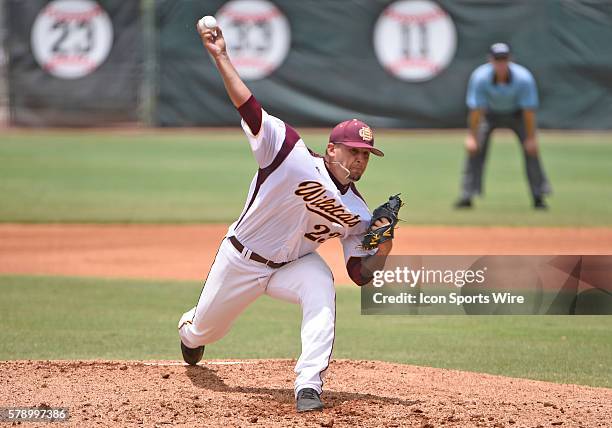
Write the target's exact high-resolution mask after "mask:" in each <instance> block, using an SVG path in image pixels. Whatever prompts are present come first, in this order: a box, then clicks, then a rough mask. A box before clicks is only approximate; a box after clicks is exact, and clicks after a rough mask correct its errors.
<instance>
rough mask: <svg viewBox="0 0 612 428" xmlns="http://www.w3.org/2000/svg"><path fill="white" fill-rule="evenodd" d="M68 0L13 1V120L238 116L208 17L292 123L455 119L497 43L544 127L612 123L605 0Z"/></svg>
mask: <svg viewBox="0 0 612 428" xmlns="http://www.w3.org/2000/svg"><path fill="white" fill-rule="evenodd" d="M76 2H77V3H79V2H80V3H82V5H81V6H69V5H68V6H67V5H66V1H65V0H56V1H54V2H47V1H45V0H29V1H28V2H23V1H19V0H6V2H5V3H6V8H7V13H6V15H7V19H8V23H9V25H8V28H9V37H8V41H7V48H8V52H9V53H10V61H9V83H10V85H9V87H10V112H11V122H12V123H13V124H16V125H26V126H28V125H29V126H32V125H34V126H36V125H40V126H48V125H102V124H108V123H116V122H121V121H130V122H131V121H135V120H141V121H144V122H146V123H149V124H152V125H159V126H225V125H234V124H235V123H236V120H237V115H236V112H235V111H234V109H233V108H232V106H231V104H230V103H229V102H228V100H227V97H226V95H225V91H224V89H223V85H222V82H221V79H220V78H219V77H218V75H217V73H216V71H215V70H214V66H213V64H212V63H211V61H210V60H209V58H208V56H207V55H206V54H205V53H204V52H203V48H202V46H201V42H200V40H199V38H198V36H197V33H196V32H195V29H194V23H195V22H196V20H197V19H198V18H199V17H200V16H202V15H204V14H215V15H216V16H217V18H218V19H219V22H220V23H221V25H222V28H223V29H224V33H225V35H226V38H227V40H228V44H229V50H230V54H231V56H232V58H233V60H234V62H235V64H236V65H237V68H238V69H239V71H240V73H241V75H242V76H243V78H244V79H245V80H247V82H248V85H249V86H250V87H251V88H252V90H253V91H254V93H255V94H256V95H257V97H258V98H259V99H260V101H261V102H262V104H264V105H265V106H266V107H267V109H268V110H269V111H270V112H271V113H273V114H276V115H279V116H282V118H283V119H285V120H286V121H288V122H290V123H292V124H294V125H301V126H304V125H307V126H308V125H310V126H329V125H331V124H334V123H337V122H339V121H341V120H344V119H346V118H347V117H353V116H354V117H359V118H361V119H364V120H366V121H368V122H369V123H370V124H371V125H373V126H376V127H398V128H456V127H463V126H465V116H466V108H465V104H464V98H465V89H466V86H467V79H468V77H469V75H470V73H471V71H472V70H473V69H474V68H475V67H476V66H478V65H479V64H481V63H483V62H484V61H485V60H486V53H487V48H488V46H489V45H490V44H491V43H493V42H496V41H506V42H508V43H510V44H511V45H512V47H513V50H514V53H515V55H514V56H515V60H516V61H517V62H518V63H521V64H523V65H525V66H527V67H528V68H529V69H531V71H532V72H533V74H534V75H535V78H536V80H537V82H538V85H539V95H540V98H541V110H540V114H539V122H540V125H541V126H542V127H545V128H569V129H612V44H611V43H610V40H612V2H604V1H587V0H582V1H580V0H576V1H563V0H539V1H528V0H522V1H514V0H497V1H494V2H474V1H470V0H439V1H436V2H434V1H425V0H406V1H401V0H400V1H395V2H393V1H389V0H384V1H383V0H376V1H373V0H334V1H331V2H321V1H316V0H302V1H300V2H297V1H293V0H274V2H268V1H264V0H235V1H230V2H227V1H225V0H207V1H201V0H181V1H175V0H157V1H153V0H141V1H140V2H138V1H136V0H134V1H129V2H122V1H119V0H101V1H100V2H99V6H101V8H100V10H101V11H102V12H101V11H100V10H98V11H94V12H91V10H90V12H87V7H88V6H87V4H89V7H90V9H91V8H92V7H94V8H95V6H96V3H95V2H93V0H89V1H87V0H77V1H76ZM62 3H63V4H62ZM73 3H74V1H73ZM92 5H93V6H92ZM53 7H55V10H51V11H50V10H49V8H52V9H53ZM70 7H72V8H75V7H76V8H77V9H78V8H79V7H82V8H83V11H79V13H72V15H71V14H70V13H67V14H66V13H63V14H62V13H61V12H62V9H63V10H64V12H65V11H66V9H70ZM92 10H93V9H92ZM102 15H106V16H107V18H104V19H108V20H109V22H111V23H112V29H111V33H112V34H111V36H109V34H108V33H109V31H108V29H105V28H107V27H108V25H106V24H104V22H103V21H104V19H103V17H102ZM105 25H106V27H105ZM109 37H110V39H109ZM109 40H110V42H109ZM109 43H110V45H109ZM105 44H106V46H107V47H108V46H110V48H109V49H108V52H106V53H105V52H101V51H104V46H105ZM70 61H73V63H70ZM86 69H88V70H86ZM62 70H63V71H62ZM85 71H86V72H85Z"/></svg>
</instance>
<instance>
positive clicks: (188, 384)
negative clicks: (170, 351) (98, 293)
mask: <svg viewBox="0 0 612 428" xmlns="http://www.w3.org/2000/svg"><path fill="white" fill-rule="evenodd" d="M294 364H295V362H294V361H291V360H253V361H249V360H247V361H241V362H239V363H237V364H231V362H221V361H216V362H214V361H207V362H205V363H203V364H202V365H200V366H198V367H190V366H185V365H182V364H178V363H176V362H167V361H166V362H163V361H159V362H151V361H148V362H104V361H88V362H78V361H54V362H49V361H40V362H36V361H31V362H29V361H13V362H0V371H1V372H2V373H3V378H4V381H3V382H1V383H0V396H2V397H3V400H2V401H3V405H8V406H10V405H19V406H42V407H45V406H51V407H67V408H69V412H70V420H69V421H68V423H66V424H61V426H74V427H82V426H126V427H127V426H148V427H164V426H211V427H218V426H224V427H238V426H240V427H246V426H266V427H286V426H305V427H332V426H335V427H357V426H359V427H422V428H423V427H440V426H444V427H551V426H564V427H603V426H609V425H608V423H609V421H610V420H612V390H610V389H604V388H591V387H585V386H576V385H558V384H552V383H546V382H538V381H531V380H520V379H512V378H505V377H500V376H492V375H484V374H478V373H468V372H460V371H455V370H443V369H432V368H427V367H414V366H408V365H400V364H390V363H384V362H376V361H347V360H336V361H334V362H333V370H331V371H330V373H329V375H328V377H327V378H326V385H325V392H324V394H323V397H322V398H323V401H324V403H325V406H326V407H325V409H324V410H323V411H322V412H316V413H307V414H298V413H296V412H295V410H294V406H295V404H294V398H293V372H292V368H293V365H294Z"/></svg>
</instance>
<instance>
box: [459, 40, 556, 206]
mask: <svg viewBox="0 0 612 428" xmlns="http://www.w3.org/2000/svg"><path fill="white" fill-rule="evenodd" d="M466 103H467V106H468V108H469V109H470V113H469V118H468V122H469V123H468V125H469V133H468V136H467V138H466V139H465V148H466V150H467V158H466V161H465V169H464V171H463V180H462V194H461V197H460V198H459V200H458V201H457V202H456V203H455V207H456V208H470V207H471V206H472V198H473V197H474V196H475V195H480V194H482V193H483V192H482V173H483V169H484V164H485V160H486V156H487V148H488V146H489V140H490V138H491V133H492V132H493V130H494V129H496V128H509V129H512V130H513V131H514V133H515V134H516V135H517V137H518V138H519V140H520V142H521V145H522V148H523V154H524V156H525V169H526V172H527V179H528V180H529V187H530V190H531V195H532V197H533V207H534V208H535V209H546V208H547V206H546V202H545V201H544V196H545V195H547V194H548V193H550V191H551V189H550V185H549V183H548V180H547V179H546V175H545V174H544V170H543V169H542V165H541V163H540V158H539V156H538V143H537V140H536V114H535V110H536V108H537V107H538V92H537V88H536V83H535V80H534V78H533V75H532V74H531V73H530V72H529V70H527V69H526V68H525V67H523V66H521V65H519V64H515V63H513V62H511V61H510V47H509V46H508V45H507V44H506V43H495V44H493V45H492V46H491V47H490V48H489V62H488V63H487V64H483V65H481V66H480V67H478V68H477V69H476V70H474V71H473V72H472V75H471V77H470V81H469V84H468V89H467V96H466Z"/></svg>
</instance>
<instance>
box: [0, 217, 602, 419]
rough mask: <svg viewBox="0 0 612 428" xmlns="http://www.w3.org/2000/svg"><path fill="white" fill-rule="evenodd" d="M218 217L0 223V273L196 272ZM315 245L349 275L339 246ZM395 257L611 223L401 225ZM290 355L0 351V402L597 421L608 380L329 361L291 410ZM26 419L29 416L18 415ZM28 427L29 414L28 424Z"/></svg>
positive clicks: (581, 243)
mask: <svg viewBox="0 0 612 428" xmlns="http://www.w3.org/2000/svg"><path fill="white" fill-rule="evenodd" d="M225 231H226V227H225V226H221V225H215V226H156V225H150V226H142V225H139V226H118V225H108V226H91V225H10V224H6V225H0V273H3V274H44V275H74V276H96V277H119V278H126V277H129V278H156V279H185V280H200V279H201V278H203V277H204V276H205V275H206V272H207V271H208V268H209V266H210V263H211V262H212V259H213V257H214V254H215V252H216V248H217V246H218V244H219V242H220V240H221V239H222V237H223V235H224V233H225ZM321 253H322V255H323V257H324V258H325V259H326V260H327V262H328V263H329V264H330V266H331V267H332V269H333V271H334V273H335V275H336V279H337V281H336V282H337V283H341V284H342V283H344V284H348V283H349V280H348V278H347V277H346V274H345V272H344V266H343V264H344V263H343V259H342V252H341V248H340V245H339V243H337V242H330V243H326V244H325V245H324V246H323V247H322V249H321ZM394 253H395V254H423V255H425V254H611V253H612V229H609V228H606V229H602V228H600V229H595V228H593V229H591V228H586V229H554V228H540V229H526V228H449V227H432V228H424V227H419V228H406V227H405V228H402V229H401V230H400V231H399V232H398V236H397V239H396V240H395V246H394ZM294 365H295V361H292V360H244V361H237V362H228V361H206V360H204V361H203V363H202V364H201V365H200V366H198V367H189V366H186V365H184V364H183V363H182V362H177V361H145V362H134V361H130V362H128V361H3V362H0V400H1V401H0V406H5V407H6V406H22V407H23V406H43V407H44V406H51V407H67V408H69V411H70V420H69V421H68V422H67V423H66V424H62V425H61V426H74V427H82V426H147V427H164V426H211V427H217V426H224V427H234V426H236V427H237V426H240V427H246V426H266V427H285V426H306V427H320V426H323V427H332V426H335V427H356V426H360V427H404V426H406V427H421V428H426V427H427V428H433V427H441V426H443V427H542V428H543V427H551V426H562V427H604V426H610V425H609V422H610V420H612V389H606V388H593V387H586V386H578V385H562V384H554V383H548V382H540V381H532V380H525V379H515V378H507V377H501V376H493V375H486V374H479V373H470V372H461V371H456V370H445V369H434V368H428V367H415V366H410V365H402V364H391V363H386V362H376V361H348V360H333V361H332V363H331V366H330V370H329V373H328V376H327V377H326V384H325V392H324V394H323V397H322V398H323V401H324V403H325V405H326V408H325V409H324V411H323V412H317V413H308V414H297V413H296V412H295V410H294V406H295V403H294V396H293V379H294V374H293V366H294ZM21 425H22V426H25V425H28V424H21ZM31 425H32V426H38V425H39V424H31Z"/></svg>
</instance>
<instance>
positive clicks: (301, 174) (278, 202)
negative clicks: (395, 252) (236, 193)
mask: <svg viewBox="0 0 612 428" xmlns="http://www.w3.org/2000/svg"><path fill="white" fill-rule="evenodd" d="M242 128H243V129H244V132H245V133H246V135H247V137H248V140H249V143H250V145H251V149H252V151H253V154H254V155H255V159H256V160H257V163H258V164H259V167H260V168H259V171H258V172H257V174H256V176H255V177H254V178H253V181H252V182H251V186H250V189H249V194H248V197H247V202H246V204H245V207H244V209H243V211H242V214H241V215H240V217H239V218H238V220H237V221H236V222H234V223H233V224H232V225H231V226H230V228H229V230H228V234H227V236H232V235H235V236H236V238H237V239H238V240H239V241H240V242H241V243H242V244H243V245H244V246H245V247H247V248H248V249H250V250H251V251H254V252H255V253H257V254H259V255H261V256H262V257H265V258H266V259H268V260H271V261H273V262H277V263H282V262H288V261H293V260H296V259H298V258H299V257H302V256H304V255H306V254H309V253H311V252H313V251H315V250H316V249H317V247H319V245H321V244H322V243H323V242H325V241H326V240H327V239H330V238H335V237H338V238H340V239H341V240H342V244H343V248H344V257H345V261H347V260H348V259H349V258H350V257H364V256H367V255H369V254H372V253H373V252H368V251H365V250H363V249H361V248H360V247H359V245H360V243H361V239H362V237H363V234H364V233H365V231H366V228H367V226H368V224H369V221H370V218H371V214H370V212H369V210H368V207H367V205H366V203H365V201H364V200H363V198H362V197H361V195H359V193H358V192H357V189H356V188H355V186H354V185H353V184H351V185H350V186H348V187H347V188H344V189H341V188H339V186H337V185H336V184H335V182H334V179H333V178H332V177H331V174H330V172H329V171H328V170H327V168H326V166H325V163H324V160H323V158H322V157H321V156H319V155H317V154H315V153H313V152H311V151H310V150H309V149H308V148H307V147H306V145H305V144H304V141H302V139H301V138H300V136H299V135H298V134H297V132H296V131H295V130H294V129H293V128H291V127H290V126H289V125H287V124H286V123H285V122H283V121H282V120H280V119H278V118H276V117H274V116H271V115H269V114H268V113H267V112H265V110H263V109H262V122H261V127H260V130H259V133H258V134H257V135H253V133H252V132H251V129H250V128H249V126H248V125H247V124H246V123H245V121H244V120H243V121H242ZM374 252H375V251H374Z"/></svg>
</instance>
